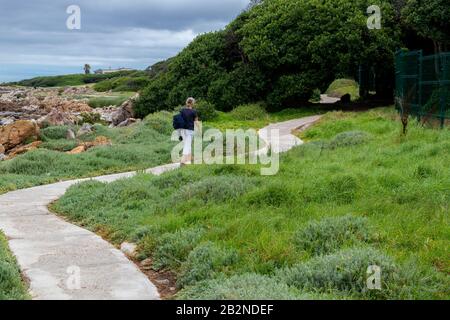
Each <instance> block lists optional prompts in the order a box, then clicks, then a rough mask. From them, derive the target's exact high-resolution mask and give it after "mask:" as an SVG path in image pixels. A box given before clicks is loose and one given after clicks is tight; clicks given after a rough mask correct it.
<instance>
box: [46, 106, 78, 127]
mask: <svg viewBox="0 0 450 320" xmlns="http://www.w3.org/2000/svg"><path fill="white" fill-rule="evenodd" d="M38 122H39V124H40V125H41V126H42V124H44V123H45V124H48V125H51V126H63V125H71V124H74V120H73V117H72V116H70V115H69V114H67V113H65V112H63V111H60V110H59V109H57V108H53V109H52V111H50V113H49V114H48V115H47V116H45V117H43V118H41V119H39V121H38Z"/></svg>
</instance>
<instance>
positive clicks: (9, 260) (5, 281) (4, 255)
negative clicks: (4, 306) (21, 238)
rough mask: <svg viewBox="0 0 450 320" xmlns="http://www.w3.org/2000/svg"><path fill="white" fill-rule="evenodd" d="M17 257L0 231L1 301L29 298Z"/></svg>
mask: <svg viewBox="0 0 450 320" xmlns="http://www.w3.org/2000/svg"><path fill="white" fill-rule="evenodd" d="M28 298H29V296H28V293H27V288H26V286H25V284H24V282H23V281H22V278H21V274H20V270H19V267H18V266H17V263H16V259H15V258H14V257H13V256H12V254H11V252H9V249H8V242H7V241H6V238H5V236H4V235H3V233H1V232H0V301H1V300H23V299H28Z"/></svg>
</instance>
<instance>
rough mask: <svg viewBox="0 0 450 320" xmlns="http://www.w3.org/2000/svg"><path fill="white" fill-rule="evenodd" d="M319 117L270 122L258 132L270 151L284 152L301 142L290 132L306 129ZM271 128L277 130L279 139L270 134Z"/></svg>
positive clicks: (301, 142)
mask: <svg viewBox="0 0 450 320" xmlns="http://www.w3.org/2000/svg"><path fill="white" fill-rule="evenodd" d="M320 118H321V116H312V117H306V118H301V119H294V120H289V121H285V122H279V123H275V124H271V125H269V126H267V127H265V128H263V129H261V130H259V132H258V134H259V137H260V138H261V139H262V140H264V141H266V143H267V144H268V145H269V147H270V148H271V149H272V151H274V152H277V153H281V152H286V151H288V150H290V149H292V148H294V147H296V146H299V145H302V144H303V141H302V140H300V139H299V138H298V137H296V136H295V135H293V134H292V132H293V131H295V130H306V129H307V128H308V127H310V126H311V125H313V124H314V123H315V122H317V121H319V120H320ZM272 130H278V133H279V139H276V136H274V135H273V134H272V133H273V131H272ZM266 149H267V148H265V149H264V152H267V150H266Z"/></svg>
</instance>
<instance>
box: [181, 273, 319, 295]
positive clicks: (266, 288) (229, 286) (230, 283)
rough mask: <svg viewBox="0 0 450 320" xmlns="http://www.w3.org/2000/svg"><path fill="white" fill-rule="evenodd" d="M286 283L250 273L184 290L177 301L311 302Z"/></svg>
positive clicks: (214, 280)
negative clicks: (302, 300)
mask: <svg viewBox="0 0 450 320" xmlns="http://www.w3.org/2000/svg"><path fill="white" fill-rule="evenodd" d="M312 298H313V297H312V295H307V294H300V293H299V292H298V291H297V290H295V289H292V288H289V286H288V285H286V284H285V283H282V282H279V281H278V280H276V279H273V278H270V277H268V276H264V275H259V274H254V273H248V274H242V275H235V276H232V277H230V278H217V279H212V280H207V281H202V282H199V283H197V284H196V285H195V286H192V287H188V288H186V289H184V290H182V291H181V292H180V293H179V294H178V295H177V299H181V300H184V299H189V300H299V299H300V300H301V299H304V300H309V299H312Z"/></svg>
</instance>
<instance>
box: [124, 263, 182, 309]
mask: <svg viewBox="0 0 450 320" xmlns="http://www.w3.org/2000/svg"><path fill="white" fill-rule="evenodd" d="M147 260H150V259H147ZM132 261H133V262H134V263H135V264H136V266H137V267H138V268H139V269H140V270H141V271H142V273H144V274H145V275H146V276H147V278H149V279H150V281H151V282H152V283H153V284H154V285H155V286H156V288H157V289H158V292H159V295H160V296H161V299H163V300H170V299H172V298H173V297H174V296H175V295H176V294H177V292H178V289H177V285H176V283H177V278H176V275H175V273H173V272H171V271H164V270H163V271H155V270H153V268H152V264H145V265H142V262H140V261H138V260H136V259H133V260H132Z"/></svg>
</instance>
